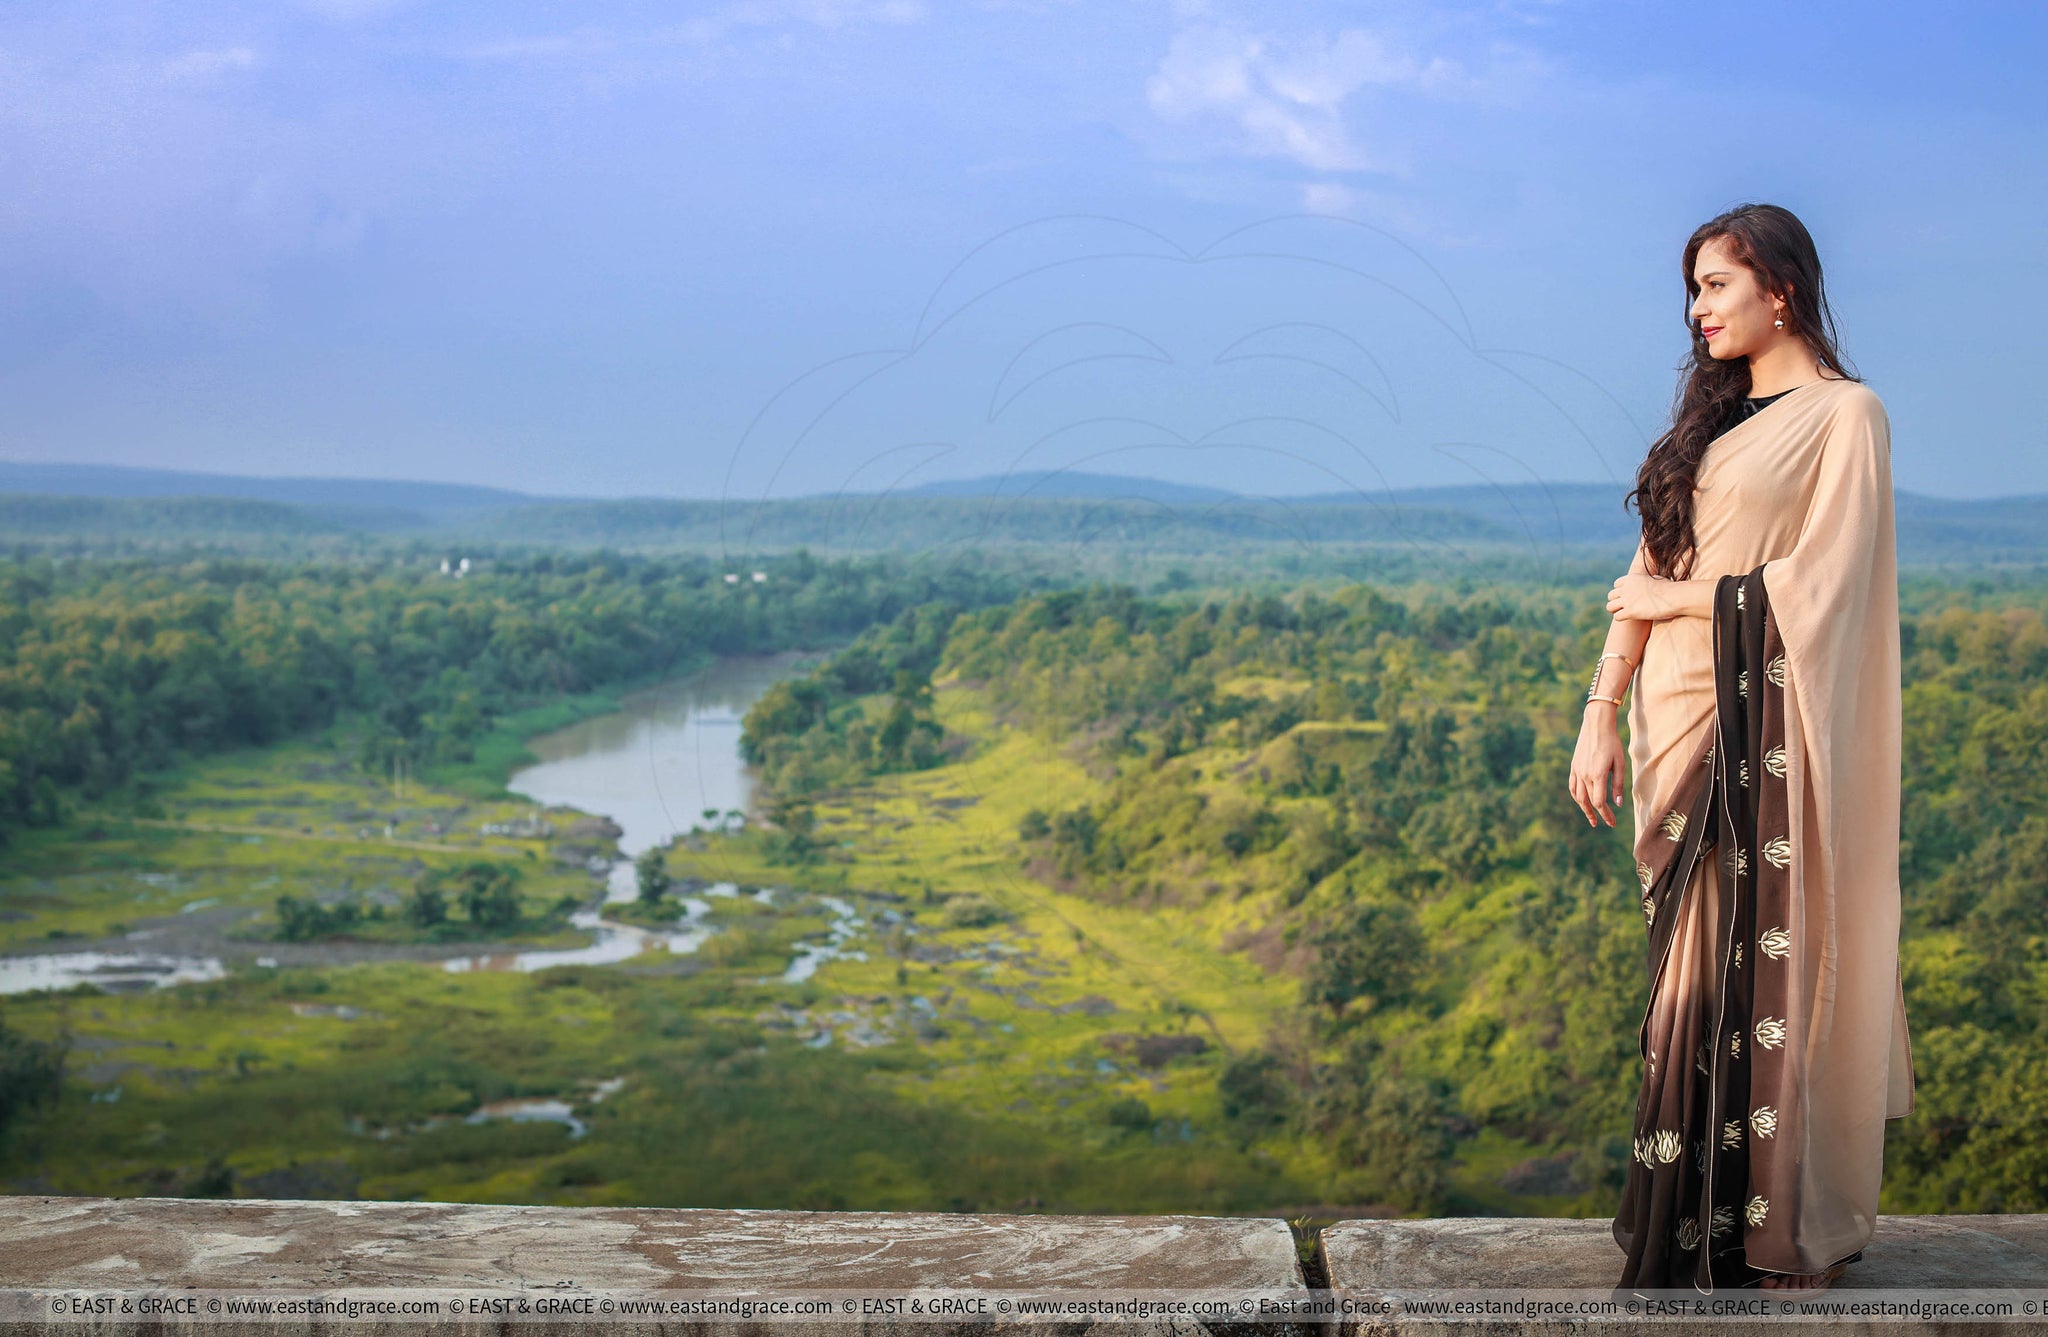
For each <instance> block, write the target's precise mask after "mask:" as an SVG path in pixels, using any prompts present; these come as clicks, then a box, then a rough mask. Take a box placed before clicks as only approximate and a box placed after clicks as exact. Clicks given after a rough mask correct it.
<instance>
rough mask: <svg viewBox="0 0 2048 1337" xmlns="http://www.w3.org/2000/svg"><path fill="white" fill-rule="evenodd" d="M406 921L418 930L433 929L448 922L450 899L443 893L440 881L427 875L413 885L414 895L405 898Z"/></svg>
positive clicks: (431, 875)
mask: <svg viewBox="0 0 2048 1337" xmlns="http://www.w3.org/2000/svg"><path fill="white" fill-rule="evenodd" d="M405 919H406V922H407V923H409V924H411V925H413V926H414V927H416V928H432V927H434V926H435V925H436V924H442V923H446V922H447V919H448V898H447V897H446V896H444V895H443V894H442V893H441V888H440V885H439V880H438V879H437V878H436V877H435V876H434V875H433V874H431V873H429V874H425V875H423V876H422V877H421V878H420V879H419V881H417V882H415V883H413V888H412V894H411V895H409V896H407V897H406V898H405Z"/></svg>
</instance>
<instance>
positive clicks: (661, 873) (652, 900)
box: [633, 845, 669, 905]
mask: <svg viewBox="0 0 2048 1337" xmlns="http://www.w3.org/2000/svg"><path fill="white" fill-rule="evenodd" d="M633 879H634V881H635V882H637V883H638V884H639V886H640V903H641V904H642V905H658V904H660V903H661V898H662V897H664V896H666V895H668V888H669V876H668V864H667V863H666V862H665V861H664V860H663V859H662V855H661V847H660V846H658V845H657V846H654V847H652V848H650V849H645V850H642V851H641V852H640V857H639V858H637V859H635V860H633Z"/></svg>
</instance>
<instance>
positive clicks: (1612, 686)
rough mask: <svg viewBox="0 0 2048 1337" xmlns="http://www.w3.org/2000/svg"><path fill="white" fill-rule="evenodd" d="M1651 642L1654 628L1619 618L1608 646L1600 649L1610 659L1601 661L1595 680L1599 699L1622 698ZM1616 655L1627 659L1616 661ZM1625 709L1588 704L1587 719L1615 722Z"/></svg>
mask: <svg viewBox="0 0 2048 1337" xmlns="http://www.w3.org/2000/svg"><path fill="white" fill-rule="evenodd" d="M1649 640H1650V624H1649V623H1647V622H1643V621H1639V620H1637V619H1635V618H1615V619H1614V620H1613V621H1612V622H1611V623H1609V624H1608V627H1607V643H1606V644H1605V645H1602V646H1601V647H1600V653H1601V654H1603V655H1607V656H1610V657H1609V658H1606V659H1602V660H1601V661H1600V673H1599V676H1598V677H1597V678H1596V679H1595V680H1594V683H1593V693H1594V695H1595V696H1613V697H1622V696H1623V695H1624V689H1626V688H1627V687H1628V685H1629V682H1630V681H1631V680H1632V679H1633V678H1634V677H1635V672H1636V671H1635V668H1634V667H1632V665H1639V664H1641V663H1642V662H1643V646H1645V645H1646V644H1648V643H1649ZM1614 655H1627V656H1628V658H1627V659H1615V658H1612V656H1614ZM1620 712H1621V707H1620V706H1617V705H1616V704H1614V702H1612V701H1588V702H1586V718H1588V719H1604V720H1606V721H1607V722H1608V723H1610V724H1612V723H1614V722H1615V718H1616V716H1618V715H1619V714H1620Z"/></svg>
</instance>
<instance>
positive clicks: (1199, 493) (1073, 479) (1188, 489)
mask: <svg viewBox="0 0 2048 1337" xmlns="http://www.w3.org/2000/svg"><path fill="white" fill-rule="evenodd" d="M859 495H862V496H881V495H884V494H882V493H872V492H870V493H861V494H859ZM886 495H888V496H892V497H1017V498H1022V497H1033V498H1037V499H1039V500H1056V499H1057V500H1066V499H1072V498H1093V499H1096V500H1102V501H1110V500H1125V501H1160V502H1169V503H1175V504H1179V503H1186V502H1205V501H1238V500H1242V498H1241V497H1240V495H1239V494H1238V493H1235V492H1227V491H1225V490H1223V489H1222V488H1214V487H1197V486H1195V485H1193V484H1190V483H1169V482H1166V481H1165V480H1163V479H1158V478H1130V477H1126V476H1125V475H1122V474H1091V473H1079V472H1076V471H1073V470H1065V469H1060V470H1038V471H1035V472H1031V473H1014V474H983V475H982V476H981V477H979V478H949V479H943V480H941V481H939V482H936V483H920V484H918V485H917V486H916V487H901V488H892V489H890V491H889V492H888V493H887V494H886Z"/></svg>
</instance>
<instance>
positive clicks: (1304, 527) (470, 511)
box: [0, 462, 2048, 564]
mask: <svg viewBox="0 0 2048 1337" xmlns="http://www.w3.org/2000/svg"><path fill="white" fill-rule="evenodd" d="M1627 491H1628V484H1627V483H1626V482H1614V483H1541V482H1528V483H1513V484H1501V485H1493V484H1485V483H1476V484H1467V485H1463V486H1456V487H1416V488H1396V489H1391V490H1382V491H1367V492H1332V493H1319V494H1314V495H1309V496H1298V497H1247V496H1242V495H1239V494H1236V493H1232V492H1228V491H1224V490H1222V489H1219V488H1206V487H1198V486H1192V485H1188V484H1181V483H1172V482H1167V481H1164V480H1161V479H1150V478H1132V477H1126V476H1123V475H1118V474H1093V473H1081V472H1073V471H1058V470H1043V471H1034V472H1029V473H1010V474H988V475H984V476H982V477H979V478H964V479H953V480H946V481H940V482H933V483H925V484H920V485H918V486H916V487H908V488H899V489H892V490H891V491H888V492H884V493H834V494H824V495H814V496H809V497H798V498H790V499H778V500H772V501H750V500H746V499H743V498H734V499H731V500H725V501H719V500H712V499H666V498H634V499H624V500H607V499H598V498H565V497H545V496H538V495H534V494H531V493H525V492H518V491H514V490H512V489H509V488H496V487H481V486H473V485H468V484H460V483H413V482H405V481H400V480H389V479H361V478H256V477H246V476H238V475H233V474H205V473H188V472H176V471H172V470H162V469H130V468H123V467H118V466H113V465H96V464H20V463H5V462H0V494H11V495H0V537H12V538H18V539H33V540H38V541H40V540H43V539H48V538H51V537H61V536H65V535H78V536H91V537H110V536H111V537H119V536H133V537H152V538H161V537H165V536H170V535H178V536H189V537H194V538H204V537H206V536H207V535H208V534H212V533H218V534H222V535H236V536H250V535H273V536H277V537H286V538H289V537H293V536H301V535H308V534H365V535H375V534H394V533H396V534H414V535H419V536H444V535H445V536H446V537H448V538H451V539H477V540H487V541H491V542H498V543H510V544H527V543H531V544H543V545H553V546H563V547H599V546H612V547H625V548H644V549H655V548H664V549H705V550H711V549H716V550H728V549H733V548H739V549H746V550H753V551H768V550H775V549H787V548H794V547H799V546H802V547H809V548H812V549H815V550H818V551H821V552H824V551H922V550H936V549H941V548H951V547H962V546H988V547H1031V546H1039V545H1048V544H1050V545H1062V546H1073V545H1077V544H1109V545H1115V544H1132V545H1138V546H1142V547H1145V548H1149V549H1155V550H1160V551H1179V550H1187V551H1199V550H1204V549H1211V548H1215V547H1218V546H1225V547H1236V546H1246V545H1272V544H1297V545H1300V544H1332V543H1339V544H1342V543H1353V544H1376V545H1384V544H1422V545H1425V546H1426V545H1430V544H1440V543H1451V544H1459V545H1471V546H1476V547H1486V546H1506V547H1513V548H1517V549H1520V550H1522V551H1524V552H1537V553H1541V552H1548V551H1556V550H1566V549H1581V550H1586V551H1613V550H1616V549H1619V550H1621V551H1623V552H1626V551H1627V550H1628V549H1629V548H1631V547H1633V546H1634V544H1635V541H1636V537H1637V533H1638V528H1637V519H1636V517H1635V515H1634V514H1633V513H1631V512H1629V511H1627V510H1625V509H1624V508H1623V505H1622V498H1623V497H1624V496H1625V495H1626V493H1627ZM1896 501H1897V515H1898V538H1899V554H1900V560H1901V561H1902V562H1904V563H1909V564H1912V563H1920V564H1927V563H1941V564H1969V563H1980V562H1981V563H2006V562H2040V561H2048V495H2040V494H2036V495H2030V496H2019V497H2000V498H1995V499H1992V500H1987V501H1950V500H1945V499H1943V498H1938V497H1924V496H1919V495H1917V494H1915V493H1910V492H1901V493H1898V494H1897V498H1896ZM93 503H98V504H93ZM116 503H118V504H116ZM229 503H235V504H233V505H230V504H229Z"/></svg>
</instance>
